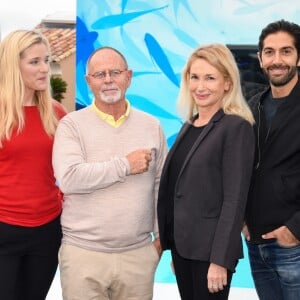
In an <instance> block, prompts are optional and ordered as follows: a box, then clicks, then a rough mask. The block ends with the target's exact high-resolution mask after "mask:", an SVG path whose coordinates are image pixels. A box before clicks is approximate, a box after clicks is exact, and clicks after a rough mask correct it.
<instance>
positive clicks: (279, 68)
mask: <svg viewBox="0 0 300 300" xmlns="http://www.w3.org/2000/svg"><path fill="white" fill-rule="evenodd" d="M288 68H289V67H288V66H286V65H276V64H274V65H272V66H270V67H268V70H271V71H272V70H286V69H288Z"/></svg>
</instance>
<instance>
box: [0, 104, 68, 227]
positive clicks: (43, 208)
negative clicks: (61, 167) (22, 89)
mask: <svg viewBox="0 0 300 300" xmlns="http://www.w3.org/2000/svg"><path fill="white" fill-rule="evenodd" d="M54 108H55V111H56V113H57V116H58V117H59V118H61V117H62V116H63V115H65V111H64V109H63V108H62V106H60V105H59V104H55V105H54ZM24 113H25V127H24V129H23V130H22V132H20V133H19V134H18V133H17V132H16V131H15V132H13V134H12V137H11V139H10V140H4V141H3V147H2V148H0V222H4V223H8V224H13V225H20V226H27V227H34V226H40V225H42V224H46V223H48V222H50V221H51V220H53V219H55V218H56V217H57V216H58V215H59V214H60V212H61V209H62V203H61V202H62V199H61V198H62V197H61V193H60V191H59V188H58V187H57V185H56V181H55V178H54V173H53V168H52V147H53V137H52V136H49V135H47V133H46V132H45V130H44V127H43V124H42V121H41V118H40V114H39V111H38V109H37V107H36V106H25V107H24Z"/></svg>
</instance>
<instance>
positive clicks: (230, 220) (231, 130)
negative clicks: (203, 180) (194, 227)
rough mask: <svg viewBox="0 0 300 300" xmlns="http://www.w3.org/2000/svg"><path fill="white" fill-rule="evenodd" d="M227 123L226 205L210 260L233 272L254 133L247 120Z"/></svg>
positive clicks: (225, 158) (239, 252)
mask: <svg viewBox="0 0 300 300" xmlns="http://www.w3.org/2000/svg"><path fill="white" fill-rule="evenodd" d="M233 120H234V121H235V120H236V119H233ZM224 125H225V124H224ZM227 125H228V130H226V134H225V135H226V136H225V137H224V147H223V158H222V178H223V184H222V186H223V205H222V209H221V213H220V217H219V220H218V224H217V228H216V232H215V236H214V239H213V244H212V250H211V257H210V261H211V262H213V263H215V264H218V265H221V266H223V267H226V268H227V269H229V270H232V271H234V269H235V266H236V264H237V261H238V259H239V258H240V256H241V253H242V242H241V229H242V225H243V220H244V212H245V207H246V201H247V194H248V189H249V185H250V177H251V173H252V167H253V158H254V133H253V128H252V126H251V125H250V123H248V122H247V121H245V120H240V121H239V122H228V123H227Z"/></svg>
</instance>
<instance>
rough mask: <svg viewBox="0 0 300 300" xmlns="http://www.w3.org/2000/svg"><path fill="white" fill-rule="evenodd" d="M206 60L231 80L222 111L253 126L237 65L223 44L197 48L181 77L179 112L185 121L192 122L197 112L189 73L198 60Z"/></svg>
mask: <svg viewBox="0 0 300 300" xmlns="http://www.w3.org/2000/svg"><path fill="white" fill-rule="evenodd" d="M199 58H201V59H204V60H206V61H207V62H208V63H209V64H210V65H212V66H213V67H215V68H216V69H217V70H219V71H220V72H221V73H222V74H223V76H224V78H226V79H229V81H230V88H229V90H228V91H227V92H226V93H225V96H224V98H223V101H222V109H223V111H224V113H225V114H232V115H238V116H240V117H242V118H244V119H246V120H247V121H248V122H250V123H251V124H253V123H254V118H253V115H252V113H251V110H250V108H249V107H248V104H247V102H246V100H245V98H244V97H243V94H242V88H241V83H240V76H239V70H238V67H237V64H236V62H235V59H234V57H233V55H232V53H231V51H230V50H229V49H228V48H227V47H226V46H225V45H222V44H210V45H204V46H201V47H199V48H197V49H196V50H195V51H194V52H193V53H192V54H191V56H190V57H189V59H188V61H187V63H186V65H185V67H184V69H183V72H182V76H181V86H180V90H179V96H178V102H177V105H178V111H179V113H180V115H181V116H182V117H183V118H184V119H185V120H190V119H191V118H192V116H193V115H194V114H195V113H196V112H197V109H196V108H197V107H196V104H195V101H194V100H193V98H192V95H191V93H190V91H189V72H190V69H191V65H192V64H193V62H194V61H195V60H197V59H199Z"/></svg>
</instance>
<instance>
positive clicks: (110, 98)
mask: <svg viewBox="0 0 300 300" xmlns="http://www.w3.org/2000/svg"><path fill="white" fill-rule="evenodd" d="M99 95H100V99H101V100H102V101H103V102H105V103H107V104H113V103H116V102H118V101H120V100H121V95H122V94H121V90H120V89H118V90H117V91H116V92H115V93H113V94H112V95H106V94H105V93H104V92H103V91H100V92H99Z"/></svg>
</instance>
